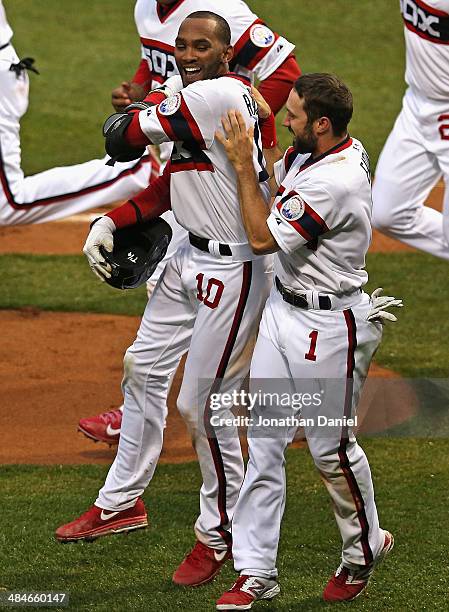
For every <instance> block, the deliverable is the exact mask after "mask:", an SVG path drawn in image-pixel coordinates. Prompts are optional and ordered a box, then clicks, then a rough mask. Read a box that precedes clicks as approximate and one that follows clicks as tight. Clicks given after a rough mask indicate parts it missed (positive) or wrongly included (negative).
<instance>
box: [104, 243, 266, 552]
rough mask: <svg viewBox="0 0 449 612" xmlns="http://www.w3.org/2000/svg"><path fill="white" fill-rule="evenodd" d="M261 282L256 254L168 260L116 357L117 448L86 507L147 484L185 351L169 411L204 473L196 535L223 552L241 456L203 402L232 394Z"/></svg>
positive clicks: (121, 500)
mask: <svg viewBox="0 0 449 612" xmlns="http://www.w3.org/2000/svg"><path fill="white" fill-rule="evenodd" d="M226 259H228V260H229V258H226ZM270 284H271V278H270V276H269V275H268V274H266V273H265V258H261V257H258V258H256V259H254V260H253V261H247V262H238V261H237V262H233V261H225V259H223V258H220V256H218V257H214V256H213V255H211V254H209V253H204V252H202V251H200V250H198V249H196V248H194V247H192V246H191V245H190V244H188V245H186V246H185V247H182V248H181V249H179V250H178V252H177V253H176V254H175V255H174V256H173V257H172V259H171V260H169V261H168V263H167V266H166V268H165V271H164V273H163V274H162V276H161V278H160V280H159V282H158V284H157V285H156V287H155V289H154V292H153V294H152V296H151V298H150V300H149V302H148V305H147V307H146V310H145V312H144V315H143V318H142V322H141V325H140V328H139V331H138V333H137V338H136V340H135V342H134V344H133V345H132V346H131V347H130V348H129V349H128V350H127V352H126V355H125V359H124V379H123V394H124V399H125V404H124V406H125V407H124V412H123V422H122V429H121V434H120V442H119V446H118V451H117V456H116V458H115V461H114V463H113V464H112V466H111V468H110V470H109V473H108V476H107V478H106V482H105V485H104V487H103V488H102V489H101V491H100V493H99V496H98V499H97V501H96V502H95V503H96V504H97V505H98V506H99V507H101V508H105V509H109V510H123V509H126V508H128V507H130V506H132V505H133V503H134V502H135V499H136V498H137V497H138V496H139V495H141V494H142V493H143V491H144V489H145V487H146V486H147V485H148V483H149V482H150V480H151V479H152V477H153V474H154V471H155V469H156V464H157V461H158V458H159V455H160V452H161V449H162V444H163V431H164V425H165V419H166V415H167V405H166V399H167V390H168V384H169V379H170V376H171V374H172V373H173V372H174V371H175V369H176V367H177V365H178V363H179V360H180V358H181V356H182V355H183V354H184V353H185V352H186V351H187V350H188V357H187V361H186V364H185V370H184V378H183V382H182V386H181V390H180V394H179V398H178V409H179V411H180V412H181V414H182V416H183V417H184V419H185V421H186V423H187V426H188V428H189V430H190V433H191V436H192V442H193V445H194V448H195V450H196V452H197V454H198V459H199V463H200V468H201V473H202V477H203V485H202V487H201V492H200V516H199V517H198V520H197V521H196V524H195V532H196V536H197V538H198V539H199V540H201V541H202V542H203V543H205V544H207V545H208V546H212V547H213V548H216V549H221V550H226V549H227V548H229V547H230V545H231V540H230V533H229V526H230V523H231V520H232V516H233V511H234V506H235V503H236V501H237V495H238V492H239V489H240V486H241V483H242V480H243V459H242V454H241V448H240V442H239V439H238V435H237V432H236V430H235V429H231V431H229V430H228V429H225V430H221V429H216V430H214V429H213V428H211V427H210V425H209V417H210V412H211V409H210V402H209V396H210V394H211V393H212V392H217V391H218V389H220V390H221V391H228V390H229V389H231V388H232V389H233V388H237V389H238V388H240V385H241V383H242V381H243V379H244V377H245V375H246V374H247V372H248V368H249V360H250V357H251V355H250V353H247V354H245V347H246V346H247V343H248V340H249V339H250V338H251V337H252V336H253V335H254V334H255V333H256V331H257V327H258V323H259V320H260V315H261V312H262V309H263V306H264V303H265V300H266V297H267V295H268V291H269V286H270Z"/></svg>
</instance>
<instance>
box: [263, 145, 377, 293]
mask: <svg viewBox="0 0 449 612" xmlns="http://www.w3.org/2000/svg"><path fill="white" fill-rule="evenodd" d="M274 170H275V178H276V181H277V183H278V185H279V189H278V192H277V194H276V197H275V200H274V202H273V207H272V210H271V214H270V216H269V217H268V220H267V223H268V227H269V229H270V231H271V233H272V234H273V236H274V238H275V240H276V242H277V243H278V245H279V247H280V249H281V250H280V251H279V252H278V253H277V254H276V255H275V272H276V274H277V276H278V277H279V278H280V280H281V282H282V284H283V285H285V286H286V287H290V288H292V289H293V290H308V289H313V290H316V291H322V292H325V293H336V294H341V293H350V292H352V291H354V290H355V289H358V288H360V287H362V286H363V285H365V283H366V282H367V280H368V275H367V273H366V271H365V269H364V267H365V255H366V252H367V250H368V247H369V243H370V240H371V184H370V170H369V159H368V155H367V153H366V151H365V149H364V148H363V146H362V144H361V143H360V142H359V141H357V140H354V139H352V138H350V137H349V136H348V137H347V138H346V139H344V140H343V141H342V142H341V143H339V144H338V145H337V146H335V147H333V148H332V149H331V150H329V151H327V152H326V153H325V154H323V155H321V156H320V157H317V158H315V159H312V158H311V156H310V154H306V155H304V154H300V153H297V152H296V151H294V149H293V148H290V149H288V150H287V151H286V153H285V155H284V158H283V159H281V160H280V161H279V162H277V163H276V164H275V169H274Z"/></svg>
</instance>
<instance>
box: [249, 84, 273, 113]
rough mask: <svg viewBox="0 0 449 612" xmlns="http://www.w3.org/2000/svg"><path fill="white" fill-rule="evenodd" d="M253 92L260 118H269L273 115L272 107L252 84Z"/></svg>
mask: <svg viewBox="0 0 449 612" xmlns="http://www.w3.org/2000/svg"><path fill="white" fill-rule="evenodd" d="M251 94H252V96H253V98H254V100H255V101H256V104H257V114H258V115H259V119H268V117H269V116H270V115H271V108H270V105H269V104H268V102H267V101H266V100H265V98H264V97H263V95H262V94H261V93H260V91H259V90H258V89H256V88H255V87H254V85H251Z"/></svg>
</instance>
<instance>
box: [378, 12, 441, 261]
mask: <svg viewBox="0 0 449 612" xmlns="http://www.w3.org/2000/svg"><path fill="white" fill-rule="evenodd" d="M401 13H402V18H403V20H404V36H405V47H406V69H405V80H406V82H407V85H408V89H407V91H406V92H405V95H404V98H403V101H402V110H401V112H400V114H399V116H398V118H397V119H396V123H395V124H394V127H393V130H392V132H391V134H390V135H389V137H388V139H387V141H386V143H385V146H384V148H383V151H382V153H381V155H380V158H379V162H378V164H377V168H376V177H375V181H374V185H373V225H374V226H375V227H377V229H379V230H380V231H382V232H384V233H385V234H388V235H389V236H392V237H393V238H397V239H398V240H401V242H405V243H406V244H408V245H410V246H412V247H415V248H417V249H421V250H423V251H426V252H427V253H431V254H432V255H436V256H437V257H442V258H443V259H449V187H448V184H449V0H426V2H422V0H401ZM441 177H443V178H444V182H445V192H444V200H443V213H440V212H438V211H436V210H433V209H432V208H430V207H428V206H424V202H425V201H426V199H427V197H428V195H429V193H430V191H431V190H432V188H433V187H434V186H435V184H436V183H437V182H438V180H439V179H440V178H441Z"/></svg>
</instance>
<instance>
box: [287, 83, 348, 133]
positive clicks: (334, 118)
mask: <svg viewBox="0 0 449 612" xmlns="http://www.w3.org/2000/svg"><path fill="white" fill-rule="evenodd" d="M294 87H295V90H296V93H297V94H298V96H299V97H300V98H304V111H305V113H306V115H307V118H308V120H309V122H313V121H315V120H316V119H319V118H320V117H328V118H329V119H330V121H331V123H332V130H333V132H334V135H335V136H341V135H342V134H344V133H345V132H346V129H347V127H348V123H349V122H350V121H351V117H352V110H353V107H352V94H351V92H350V91H349V89H348V87H347V86H346V85H345V84H344V83H343V82H342V81H340V79H339V78H338V77H336V76H335V75H333V74H327V73H324V72H313V73H309V74H303V75H301V76H300V77H299V78H298V79H297V80H296V81H295V84H294Z"/></svg>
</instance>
